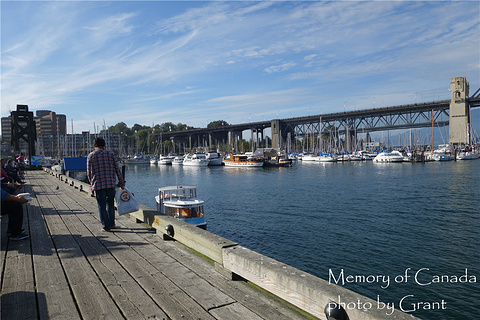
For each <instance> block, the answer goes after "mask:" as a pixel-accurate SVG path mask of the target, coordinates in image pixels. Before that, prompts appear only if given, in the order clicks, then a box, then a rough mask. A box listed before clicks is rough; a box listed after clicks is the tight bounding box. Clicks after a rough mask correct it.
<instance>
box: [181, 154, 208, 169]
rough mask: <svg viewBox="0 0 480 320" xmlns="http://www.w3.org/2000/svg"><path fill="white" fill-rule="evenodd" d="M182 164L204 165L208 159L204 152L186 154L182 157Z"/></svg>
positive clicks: (206, 164)
mask: <svg viewBox="0 0 480 320" xmlns="http://www.w3.org/2000/svg"><path fill="white" fill-rule="evenodd" d="M183 165H184V166H192V167H206V166H208V160H207V157H206V156H205V154H204V153H194V154H187V155H186V156H185V157H184V159H183Z"/></svg>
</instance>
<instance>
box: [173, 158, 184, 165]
mask: <svg viewBox="0 0 480 320" xmlns="http://www.w3.org/2000/svg"><path fill="white" fill-rule="evenodd" d="M172 164H175V165H183V157H182V156H175V157H173V159H172Z"/></svg>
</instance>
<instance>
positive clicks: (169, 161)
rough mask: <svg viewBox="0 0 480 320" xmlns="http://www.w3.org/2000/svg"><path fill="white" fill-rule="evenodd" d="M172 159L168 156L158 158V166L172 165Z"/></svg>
mask: <svg viewBox="0 0 480 320" xmlns="http://www.w3.org/2000/svg"><path fill="white" fill-rule="evenodd" d="M172 161H173V158H172V157H169V156H160V159H158V164H172Z"/></svg>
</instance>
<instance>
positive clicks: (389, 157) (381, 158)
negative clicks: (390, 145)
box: [373, 150, 403, 162]
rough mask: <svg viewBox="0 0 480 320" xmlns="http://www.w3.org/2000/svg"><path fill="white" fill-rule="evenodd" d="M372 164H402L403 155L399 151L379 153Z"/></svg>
mask: <svg viewBox="0 0 480 320" xmlns="http://www.w3.org/2000/svg"><path fill="white" fill-rule="evenodd" d="M373 162H403V155H402V154H401V153H400V152H399V151H396V150H394V151H391V152H386V151H384V152H380V153H379V154H378V155H377V156H376V157H375V158H374V159H373Z"/></svg>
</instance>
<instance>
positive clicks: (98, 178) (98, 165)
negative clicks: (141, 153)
mask: <svg viewBox="0 0 480 320" xmlns="http://www.w3.org/2000/svg"><path fill="white" fill-rule="evenodd" d="M115 176H116V177H115ZM87 177H88V180H89V181H90V186H91V189H92V190H100V189H107V188H114V187H115V185H116V184H117V179H116V178H117V177H118V181H120V182H123V183H124V182H125V181H123V177H122V173H121V172H120V168H119V167H118V164H117V159H116V157H115V154H114V153H113V152H112V151H108V150H105V149H101V148H100V149H97V150H95V151H92V152H90V154H89V155H88V157H87Z"/></svg>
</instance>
